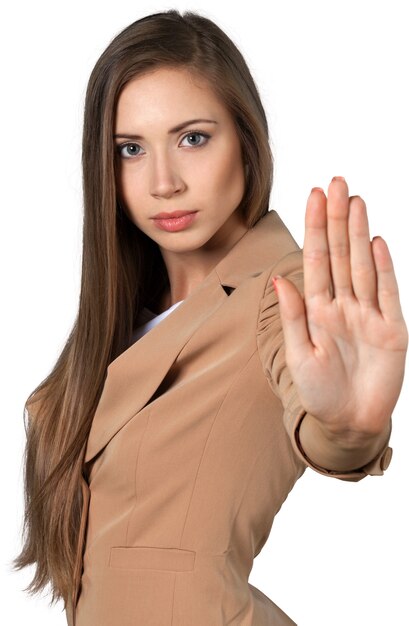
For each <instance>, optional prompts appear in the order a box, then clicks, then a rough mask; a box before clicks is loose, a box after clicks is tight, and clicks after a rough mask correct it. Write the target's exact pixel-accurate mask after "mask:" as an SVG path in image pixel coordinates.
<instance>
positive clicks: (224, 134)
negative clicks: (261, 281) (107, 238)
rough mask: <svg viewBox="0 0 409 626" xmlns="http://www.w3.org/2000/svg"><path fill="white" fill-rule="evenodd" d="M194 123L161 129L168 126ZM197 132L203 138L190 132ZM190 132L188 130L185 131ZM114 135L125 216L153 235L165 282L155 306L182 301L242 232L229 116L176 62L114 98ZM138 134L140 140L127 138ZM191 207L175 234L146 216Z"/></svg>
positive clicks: (240, 178)
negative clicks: (167, 289) (118, 148)
mask: <svg viewBox="0 0 409 626" xmlns="http://www.w3.org/2000/svg"><path fill="white" fill-rule="evenodd" d="M192 119H208V120H215V121H216V122H217V124H213V123H205V122H201V123H196V124H192V125H188V126H186V127H185V128H183V130H180V131H178V132H177V133H175V134H172V135H169V134H168V131H169V130H170V129H171V128H173V127H174V126H176V125H178V124H180V123H182V122H185V121H187V120H192ZM194 130H195V131H202V132H204V133H206V134H208V135H210V137H209V138H206V137H203V136H200V135H199V134H197V133H196V134H195V135H193V134H192V131H194ZM189 131H190V132H189ZM115 134H116V135H117V134H120V135H123V137H121V138H117V139H115V142H116V144H117V146H119V145H120V144H123V143H124V142H128V143H129V144H130V147H129V146H128V148H127V147H123V148H121V152H120V155H119V156H118V158H119V163H120V167H119V179H118V187H119V194H120V197H121V202H122V204H123V206H124V208H125V209H126V211H127V213H128V216H129V217H130V219H131V220H132V221H133V222H134V224H136V226H138V228H139V229H140V230H142V231H143V232H144V233H145V234H146V235H147V236H148V237H150V238H151V239H153V241H155V242H156V243H157V244H158V246H159V248H160V251H161V254H162V256H163V259H164V262H165V265H166V269H167V273H168V276H169V282H170V292H169V293H165V294H164V296H163V299H162V302H161V306H160V311H158V312H161V311H162V310H165V309H166V308H168V307H169V306H171V305H172V304H174V303H176V302H179V301H180V300H183V299H185V298H186V297H187V296H188V295H189V293H190V292H191V291H192V289H194V287H195V286H196V285H197V284H198V283H200V282H201V281H202V280H203V279H204V278H205V277H206V276H207V275H208V274H209V272H210V271H211V270H212V268H213V267H214V266H215V265H216V263H217V262H218V261H219V260H220V259H221V258H223V257H224V256H225V255H226V254H227V252H228V251H229V250H230V248H232V247H233V246H234V244H235V243H236V242H237V241H238V240H239V239H240V238H241V237H242V236H243V234H244V233H245V232H246V230H247V228H246V225H245V223H244V220H243V219H242V217H241V216H239V214H238V212H237V211H236V209H237V206H238V205H239V203H240V200H241V199H242V197H243V194H244V190H245V173H244V167H243V159H242V155H241V146H240V141H239V138H238V135H237V132H236V129H235V125H234V121H233V119H232V117H231V115H230V113H229V111H228V110H227V109H226V108H225V106H224V104H223V103H221V102H220V101H219V100H218V99H217V97H216V95H215V94H214V92H213V90H212V89H211V88H210V86H208V85H207V84H206V82H204V81H203V80H198V79H197V78H196V77H194V78H193V77H192V75H191V74H190V73H189V72H188V71H187V70H186V69H181V68H161V69H157V70H155V71H153V72H150V73H149V74H146V75H145V74H144V75H143V76H139V77H137V78H136V79H134V80H132V81H130V82H129V83H128V84H127V85H126V86H125V87H124V89H123V91H122V92H121V95H120V97H119V101H118V106H117V113H116V124H115ZM129 135H140V136H143V139H138V140H135V139H131V138H130V137H129ZM176 210H183V211H188V210H198V211H199V212H198V213H197V214H196V218H195V221H194V222H193V223H192V224H191V225H190V226H188V227H187V228H185V229H183V230H181V231H178V232H166V231H163V230H160V229H159V228H158V227H157V226H156V225H155V223H154V222H153V221H152V219H151V218H152V216H153V215H155V214H156V213H159V212H162V211H167V212H171V211H176Z"/></svg>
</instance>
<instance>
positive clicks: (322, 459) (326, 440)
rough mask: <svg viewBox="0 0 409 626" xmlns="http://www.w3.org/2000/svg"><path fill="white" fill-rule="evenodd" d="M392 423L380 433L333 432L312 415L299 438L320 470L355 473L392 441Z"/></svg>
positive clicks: (309, 416) (303, 422)
mask: <svg viewBox="0 0 409 626" xmlns="http://www.w3.org/2000/svg"><path fill="white" fill-rule="evenodd" d="M390 432H391V420H389V422H388V423H387V424H386V426H385V428H384V429H383V430H382V432H380V433H377V434H366V433H356V432H352V431H340V432H336V433H335V432H334V431H331V430H328V429H327V428H326V427H325V425H323V424H322V422H320V421H319V420H317V419H316V418H315V417H314V416H313V415H311V414H309V413H306V414H305V416H304V418H303V419H302V421H301V423H300V425H299V430H298V439H299V443H300V445H301V448H302V450H303V452H304V453H305V455H306V456H307V458H308V459H309V460H310V461H311V462H312V463H313V464H314V465H318V466H319V467H322V468H325V469H328V470H334V471H340V472H342V471H351V470H356V469H359V468H361V467H363V466H364V465H366V464H367V463H369V462H370V461H371V460H372V459H374V458H375V457H376V455H377V454H378V453H379V452H380V451H381V450H382V449H383V447H384V446H385V445H386V443H387V442H388V440H389V437H390Z"/></svg>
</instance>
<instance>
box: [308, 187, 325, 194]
mask: <svg viewBox="0 0 409 626" xmlns="http://www.w3.org/2000/svg"><path fill="white" fill-rule="evenodd" d="M313 191H322V193H324V190H323V189H322V187H313V188H312V189H311V193H313Z"/></svg>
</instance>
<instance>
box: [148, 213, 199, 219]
mask: <svg viewBox="0 0 409 626" xmlns="http://www.w3.org/2000/svg"><path fill="white" fill-rule="evenodd" d="M190 213H197V211H172V213H163V212H162V213H157V214H156V215H154V216H153V218H152V219H153V220H156V219H172V218H173V217H183V215H189V214H190Z"/></svg>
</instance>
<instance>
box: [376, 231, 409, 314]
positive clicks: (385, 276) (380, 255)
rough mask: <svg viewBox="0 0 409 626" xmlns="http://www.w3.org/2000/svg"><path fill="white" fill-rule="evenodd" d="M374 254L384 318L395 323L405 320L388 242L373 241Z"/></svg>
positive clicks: (380, 306) (380, 239) (382, 240)
mask: <svg viewBox="0 0 409 626" xmlns="http://www.w3.org/2000/svg"><path fill="white" fill-rule="evenodd" d="M372 252H373V256H374V261H375V267H376V272H377V278H378V289H377V293H378V303H379V308H380V310H381V313H382V315H383V317H384V318H385V319H387V320H390V321H393V322H400V321H401V320H402V319H403V315H402V309H401V306H400V301H399V290H398V283H397V280H396V276H395V270H394V268H393V262H392V257H391V255H390V252H389V249H388V246H387V244H386V241H385V240H384V239H382V237H374V238H373V240H372Z"/></svg>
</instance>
